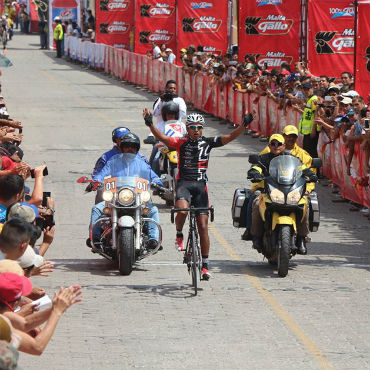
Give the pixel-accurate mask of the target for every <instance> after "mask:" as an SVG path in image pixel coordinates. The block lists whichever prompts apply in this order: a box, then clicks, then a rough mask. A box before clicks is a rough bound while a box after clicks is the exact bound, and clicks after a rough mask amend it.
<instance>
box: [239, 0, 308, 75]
mask: <svg viewBox="0 0 370 370" xmlns="http://www.w3.org/2000/svg"><path fill="white" fill-rule="evenodd" d="M300 14H301V4H300V1H289V0H248V1H242V2H240V6H239V55H240V58H243V57H244V55H245V54H253V55H255V56H256V57H257V62H258V64H259V65H260V66H261V67H262V66H263V65H264V63H267V67H268V68H270V69H271V68H279V67H280V65H281V63H283V62H288V63H289V64H292V63H293V62H296V61H297V60H298V58H299V46H300V18H301V16H300Z"/></svg>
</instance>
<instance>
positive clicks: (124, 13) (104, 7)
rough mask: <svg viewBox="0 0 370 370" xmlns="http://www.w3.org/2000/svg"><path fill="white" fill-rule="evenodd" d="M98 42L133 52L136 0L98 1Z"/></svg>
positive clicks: (96, 9)
mask: <svg viewBox="0 0 370 370" xmlns="http://www.w3.org/2000/svg"><path fill="white" fill-rule="evenodd" d="M95 13H96V17H95V19H96V20H95V23H96V42H97V43H103V44H106V45H111V46H114V47H116V48H122V49H130V50H133V43H134V32H133V24H134V0H96V5H95Z"/></svg>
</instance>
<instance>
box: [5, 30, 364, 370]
mask: <svg viewBox="0 0 370 370" xmlns="http://www.w3.org/2000/svg"><path fill="white" fill-rule="evenodd" d="M37 48H38V38H37V36H20V35H16V37H15V39H14V40H13V41H12V42H11V44H10V45H9V52H8V57H9V58H10V59H11V60H12V61H13V63H14V67H12V68H10V69H7V70H4V71H3V77H2V84H3V94H4V96H5V98H6V100H7V104H8V109H9V111H10V113H11V114H12V115H13V116H14V117H16V118H17V119H19V120H21V121H23V122H24V126H25V130H24V132H25V140H24V144H23V146H24V149H25V152H26V159H27V161H29V162H30V163H31V164H33V165H37V164H39V163H42V162H43V161H45V162H46V163H47V165H48V167H49V173H50V176H49V177H48V178H47V179H46V181H45V188H46V190H50V191H51V192H52V194H53V196H55V198H56V199H57V217H56V220H57V224H58V229H57V236H56V241H55V244H53V245H52V247H51V249H50V251H49V254H48V255H49V258H50V259H51V260H53V261H54V262H55V265H56V269H55V272H54V273H53V274H52V276H51V277H49V278H35V279H34V283H36V284H39V285H40V286H42V287H44V288H46V289H47V291H48V293H49V294H52V292H53V291H54V290H55V289H57V287H58V286H60V285H64V286H65V285H68V284H73V283H80V284H82V285H83V286H84V301H83V303H81V304H80V305H78V306H74V307H72V308H71V309H70V310H69V311H68V312H67V313H66V314H65V317H63V319H62V320H61V322H60V324H59V326H58V328H57V331H56V334H55V336H54V338H53V339H52V341H51V343H50V344H49V345H48V347H47V350H46V351H45V353H44V354H43V355H42V357H41V358H35V357H31V356H28V355H22V356H21V361H20V362H21V365H22V366H23V368H25V369H43V368H46V366H47V367H48V368H50V369H53V370H64V369H73V370H75V369H76V370H77V369H94V370H98V369H109V370H111V369H135V368H142V369H199V368H203V369H212V370H219V369H251V370H254V369H256V370H257V369H274V370H279V369H284V370H285V369H290V370H298V369H341V370H344V369H368V368H369V367H370V359H369V353H370V348H369V343H370V324H369V321H370V320H369V248H370V245H369V242H368V238H369V223H368V221H367V220H366V219H365V218H364V217H362V216H361V215H359V214H358V213H350V212H349V211H348V209H349V206H348V204H338V203H335V204H334V203H332V202H331V199H332V197H333V195H332V194H331V193H330V191H329V190H328V189H327V188H325V187H322V186H319V193H320V200H321V206H322V223H321V227H320V231H319V232H318V233H316V234H313V235H312V243H311V244H310V245H309V255H308V256H305V257H302V256H301V257H297V258H295V259H294V260H293V261H292V264H291V268H290V271H289V275H288V277H286V278H285V279H280V278H277V276H276V273H275V272H273V271H272V270H271V268H270V267H269V266H268V264H267V263H266V262H265V261H263V260H262V258H261V256H260V255H258V254H257V253H256V252H255V251H253V250H251V246H250V243H245V242H242V241H241V240H240V232H239V231H238V230H237V229H234V228H233V227H232V225H231V220H230V204H231V199H232V195H233V191H234V189H235V188H236V187H239V186H241V185H242V186H243V185H244V184H245V176H246V170H247V169H248V163H247V155H248V153H253V152H255V151H257V150H259V149H261V148H262V144H261V143H260V142H258V141H256V140H253V139H251V138H249V137H245V136H243V137H241V138H240V139H238V140H237V141H235V142H234V143H232V144H230V145H228V146H227V147H224V148H220V149H216V150H214V151H213V153H212V159H211V164H210V168H209V178H210V185H209V189H210V199H211V202H212V204H214V206H215V209H216V217H215V223H214V224H213V226H212V230H211V242H212V255H211V257H212V261H213V263H212V273H213V279H212V280H211V281H210V282H208V283H202V284H201V288H202V290H201V291H200V294H199V296H198V297H196V298H194V297H192V291H191V289H190V287H189V283H190V277H189V276H188V274H187V272H186V271H185V267H184V266H183V265H181V264H180V262H181V257H180V256H179V255H178V253H177V252H176V251H175V250H174V248H173V247H172V244H173V239H174V228H173V225H171V224H170V222H169V215H168V212H167V210H166V209H165V208H163V207H161V218H162V223H163V227H164V247H165V248H164V250H163V251H162V252H161V253H160V254H158V255H157V256H155V257H153V258H151V259H150V260H146V261H145V262H144V263H142V264H140V265H139V266H137V268H136V269H135V271H134V272H133V273H132V275H131V276H129V277H122V276H119V275H118V274H117V272H116V271H115V269H114V268H113V267H112V265H111V264H110V263H109V262H108V261H105V260H104V259H103V258H99V257H97V256H96V255H93V254H91V252H90V251H89V250H88V248H87V247H85V245H84V241H85V238H86V235H87V224H88V220H89V214H90V207H91V205H92V202H93V196H92V195H83V187H82V186H80V185H78V184H76V183H75V180H76V179H77V178H78V177H79V176H81V175H85V174H88V173H90V172H91V169H92V166H93V164H94V161H95V160H96V158H97V157H98V156H99V154H100V153H102V152H103V151H105V150H107V149H108V148H109V147H110V146H111V142H110V133H111V130H112V128H113V127H115V126H118V125H125V126H128V127H130V128H131V129H132V130H134V131H135V132H137V134H138V135H140V137H142V138H144V137H145V136H146V134H147V129H146V127H145V126H144V125H143V124H142V121H141V118H140V112H141V110H142V108H143V107H145V106H148V107H150V106H151V104H152V102H153V100H154V98H155V97H154V95H153V94H149V93H145V92H142V91H140V90H138V89H136V88H134V87H132V86H129V85H127V84H123V83H121V82H118V81H115V80H112V79H111V78H109V77H105V76H103V75H102V74H100V73H97V72H92V71H88V70H85V69H83V68H81V67H80V66H78V65H74V64H70V63H67V62H66V61H63V60H58V59H56V58H55V57H54V53H52V52H49V51H40V50H38V49H37ZM225 132H228V129H227V128H226V127H225V126H222V125H220V124H219V123H218V122H215V121H207V129H206V134H207V135H209V136H211V135H214V134H220V133H225ZM143 151H144V153H146V154H149V148H147V147H146V148H145V147H144V148H143Z"/></svg>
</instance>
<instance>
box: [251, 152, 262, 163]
mask: <svg viewBox="0 0 370 370" xmlns="http://www.w3.org/2000/svg"><path fill="white" fill-rule="evenodd" d="M259 162H260V156H259V155H258V154H251V155H250V156H249V163H251V164H258V163H259Z"/></svg>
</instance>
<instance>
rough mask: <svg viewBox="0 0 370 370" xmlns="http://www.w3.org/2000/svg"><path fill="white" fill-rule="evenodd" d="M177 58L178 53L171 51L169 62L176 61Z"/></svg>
mask: <svg viewBox="0 0 370 370" xmlns="http://www.w3.org/2000/svg"><path fill="white" fill-rule="evenodd" d="M175 59H176V55H175V54H174V53H171V54H170V55H169V56H168V59H167V62H168V63H172V64H173V63H174V62H175Z"/></svg>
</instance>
